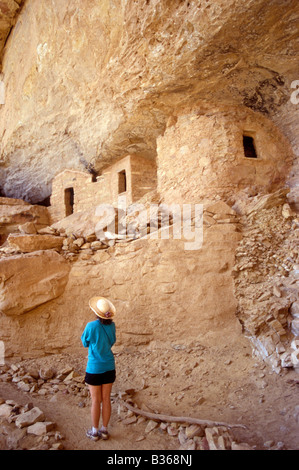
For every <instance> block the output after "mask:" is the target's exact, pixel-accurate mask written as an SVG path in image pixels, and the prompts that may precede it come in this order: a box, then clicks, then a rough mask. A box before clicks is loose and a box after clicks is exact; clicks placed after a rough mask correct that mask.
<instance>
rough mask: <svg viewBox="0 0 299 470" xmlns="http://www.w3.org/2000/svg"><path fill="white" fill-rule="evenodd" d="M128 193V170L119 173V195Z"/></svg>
mask: <svg viewBox="0 0 299 470" xmlns="http://www.w3.org/2000/svg"><path fill="white" fill-rule="evenodd" d="M126 191H127V175H126V170H122V171H119V172H118V194H121V193H125V192H126Z"/></svg>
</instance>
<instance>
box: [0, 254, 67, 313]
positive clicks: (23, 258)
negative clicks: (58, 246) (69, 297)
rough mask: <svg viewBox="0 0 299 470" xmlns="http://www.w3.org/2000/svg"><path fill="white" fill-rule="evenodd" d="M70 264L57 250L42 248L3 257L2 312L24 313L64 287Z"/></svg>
mask: <svg viewBox="0 0 299 470" xmlns="http://www.w3.org/2000/svg"><path fill="white" fill-rule="evenodd" d="M69 269H70V268H69V265H68V263H67V261H66V260H65V259H64V258H63V257H62V256H61V255H59V254H58V253H56V252H55V251H39V252H35V253H29V254H24V255H18V256H11V257H9V258H3V259H0V311H1V312H2V313H4V314H6V315H21V314H23V313H25V312H28V311H29V310H32V309H33V308H35V307H37V306H38V305H41V304H43V303H45V302H48V301H49V300H52V299H54V298H57V297H59V296H60V295H61V294H62V293H63V292H64V289H65V286H66V283H67V280H68V274H69Z"/></svg>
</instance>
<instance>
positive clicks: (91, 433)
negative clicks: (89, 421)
mask: <svg viewBox="0 0 299 470" xmlns="http://www.w3.org/2000/svg"><path fill="white" fill-rule="evenodd" d="M86 436H87V437H89V439H92V440H93V441H97V440H98V439H99V436H98V434H94V433H93V432H92V429H89V430H88V431H86Z"/></svg>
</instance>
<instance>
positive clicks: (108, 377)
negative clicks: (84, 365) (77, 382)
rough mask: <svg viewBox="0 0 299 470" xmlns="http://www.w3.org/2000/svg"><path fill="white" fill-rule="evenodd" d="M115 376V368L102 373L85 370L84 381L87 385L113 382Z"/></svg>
mask: <svg viewBox="0 0 299 470" xmlns="http://www.w3.org/2000/svg"><path fill="white" fill-rule="evenodd" d="M115 378H116V373H115V369H113V370H108V372H104V373H103V374H89V372H85V383H87V384H88V385H103V384H112V383H113V382H115Z"/></svg>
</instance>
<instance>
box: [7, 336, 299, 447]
mask: <svg viewBox="0 0 299 470" xmlns="http://www.w3.org/2000/svg"><path fill="white" fill-rule="evenodd" d="M162 346H163V347H162ZM25 362H26V363H28V362H29V363H34V364H37V365H38V366H41V365H43V366H45V365H46V366H53V367H54V368H55V367H56V368H59V369H61V368H62V367H64V366H66V365H70V366H73V367H74V368H75V369H76V370H77V371H78V372H80V373H82V374H83V373H84V369H85V363H86V351H85V350H83V351H82V352H80V353H77V354H59V355H49V356H46V357H44V358H39V359H34V360H30V361H29V360H27V361H25ZM116 363H117V380H116V383H115V384H114V388H113V393H114V395H119V392H124V391H125V390H127V389H134V390H135V394H134V395H133V400H134V402H135V403H136V404H137V405H138V406H139V407H142V406H143V405H147V406H148V407H149V408H150V409H152V410H153V411H154V412H158V413H163V414H167V415H173V416H189V417H196V418H199V419H208V420H215V421H222V422H226V423H236V424H243V425H245V426H246V427H247V429H241V428H234V429H232V431H231V432H232V433H233V434H234V436H235V439H236V441H238V442H246V443H248V444H249V445H250V446H252V447H253V448H255V449H267V448H269V447H270V448H271V447H272V448H273V449H276V448H282V449H289V450H291V449H293V450H295V449H296V450H297V449H299V433H298V430H299V426H298V415H296V410H297V413H298V405H299V400H298V383H297V382H298V379H299V376H298V373H296V372H295V371H294V370H290V371H287V370H284V371H283V372H282V373H281V374H279V375H278V374H276V373H274V372H272V371H271V370H269V369H268V367H266V366H265V364H264V363H262V362H260V361H259V360H257V359H256V358H253V357H252V354H251V346H250V344H249V342H248V340H247V339H246V338H243V337H240V338H239V339H237V340H235V342H233V343H231V344H219V345H217V347H216V346H207V345H204V344H201V343H200V342H193V343H190V344H189V345H186V344H180V343H177V344H170V343H169V344H168V343H167V342H166V343H165V344H164V345H157V344H152V345H150V346H142V347H141V346H139V347H131V348H129V347H128V348H122V349H119V350H118V351H116ZM0 397H2V398H4V399H13V400H15V401H16V402H18V403H19V404H25V403H28V402H32V403H33V404H34V405H35V406H38V407H40V408H41V409H42V410H43V411H44V413H45V415H46V419H47V420H48V421H54V422H55V423H56V424H57V429H58V430H59V431H60V432H61V433H62V434H63V435H64V437H65V439H64V440H63V445H64V448H65V449H66V450H91V449H94V450H100V449H106V450H177V449H179V447H180V444H179V442H178V439H177V437H172V436H169V435H168V434H167V433H165V432H163V431H161V430H160V429H155V430H153V431H152V432H150V433H149V434H145V432H144V431H145V426H146V422H141V423H138V424H130V425H128V424H127V425H126V424H124V423H123V422H122V419H121V418H124V415H123V414H122V415H119V411H118V403H117V402H116V398H113V405H112V418H111V423H110V433H111V438H110V440H108V441H97V442H92V441H90V440H88V439H87V438H86V437H85V430H86V429H87V428H88V427H89V426H90V399H89V397H87V398H82V397H80V396H78V395H72V394H63V393H61V392H58V393H56V394H52V395H47V396H40V395H37V394H34V395H32V394H29V393H24V392H21V391H20V390H19V389H18V388H17V387H16V385H14V384H12V383H3V382H1V383H0ZM296 407H297V408H296ZM5 426H6V428H5V432H6V437H7V433H9V432H10V431H9V429H10V428H9V426H14V425H13V424H11V425H9V424H5ZM11 429H12V428H11ZM2 433H3V428H2ZM2 442H3V441H2ZM28 446H29V448H30V442H28ZM2 448H3V444H2Z"/></svg>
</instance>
